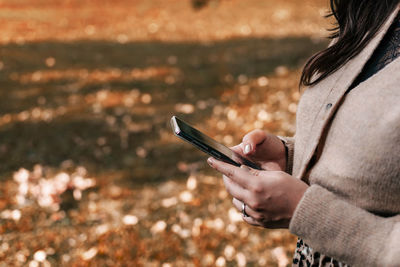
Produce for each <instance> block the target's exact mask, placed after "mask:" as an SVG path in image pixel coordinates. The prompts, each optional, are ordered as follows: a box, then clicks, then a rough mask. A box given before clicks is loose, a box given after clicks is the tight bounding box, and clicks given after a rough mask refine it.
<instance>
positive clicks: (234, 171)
mask: <svg viewBox="0 0 400 267" xmlns="http://www.w3.org/2000/svg"><path fill="white" fill-rule="evenodd" d="M207 162H208V164H209V165H210V166H211V167H212V168H214V169H215V170H217V171H219V172H220V173H222V174H224V175H225V176H227V177H228V178H230V179H231V180H232V181H234V182H235V183H237V184H239V185H240V186H241V187H243V188H246V189H248V188H250V187H251V184H250V183H251V182H252V176H253V174H252V172H250V171H249V167H247V168H240V167H236V166H234V165H232V164H229V163H225V162H223V161H220V160H217V159H215V158H208V159H207Z"/></svg>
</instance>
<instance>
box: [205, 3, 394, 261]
mask: <svg viewBox="0 0 400 267" xmlns="http://www.w3.org/2000/svg"><path fill="white" fill-rule="evenodd" d="M331 7H332V14H333V15H334V16H335V18H336V20H337V23H338V28H337V29H336V31H335V33H334V34H333V35H332V37H333V42H332V43H331V45H330V46H329V47H328V48H327V49H326V50H324V51H321V52H320V53H318V54H316V55H314V56H313V57H312V58H311V59H310V60H309V61H308V62H307V63H306V65H305V68H304V70H303V74H302V78H301V84H302V85H306V86H308V88H307V89H306V90H305V92H304V94H303V96H302V98H301V100H300V103H299V107H298V112H297V125H296V136H295V137H294V138H279V137H277V136H274V135H271V134H266V133H265V132H263V131H261V130H255V131H253V132H250V133H249V134H247V135H246V136H245V137H244V138H243V141H242V143H241V144H239V145H237V146H235V147H234V148H233V149H234V150H235V151H237V152H238V153H241V154H242V155H246V156H248V157H249V158H251V159H252V160H254V161H258V162H259V163H260V164H261V165H262V167H263V169H264V170H265V171H258V170H253V169H251V168H249V167H244V166H242V167H241V168H238V167H235V166H232V165H229V164H226V163H223V162H221V161H218V160H216V159H213V158H209V159H208V162H209V164H210V165H211V166H212V167H213V168H214V169H216V170H217V171H219V172H221V173H222V174H223V175H224V177H223V178H224V183H225V186H226V188H227V190H228V192H229V193H230V194H231V195H232V196H233V204H234V205H235V206H236V208H238V209H239V210H241V212H242V213H243V220H245V221H246V222H247V223H249V224H251V225H255V226H261V227H266V228H289V230H290V231H291V232H292V233H293V234H295V235H297V236H299V241H298V244H297V249H296V252H295V255H294V259H293V265H294V266H349V265H351V266H400V58H398V55H400V14H399V1H398V0H384V1H383V0H382V1H376V0H363V1H356V0H331ZM281 140H282V141H283V142H281Z"/></svg>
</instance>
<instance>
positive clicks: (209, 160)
mask: <svg viewBox="0 0 400 267" xmlns="http://www.w3.org/2000/svg"><path fill="white" fill-rule="evenodd" d="M207 162H208V164H210V166H212V165H213V162H214V160H213V158H208V159H207Z"/></svg>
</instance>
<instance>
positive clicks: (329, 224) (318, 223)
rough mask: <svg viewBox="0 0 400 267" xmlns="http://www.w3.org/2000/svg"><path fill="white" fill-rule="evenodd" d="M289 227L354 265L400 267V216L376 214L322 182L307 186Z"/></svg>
mask: <svg viewBox="0 0 400 267" xmlns="http://www.w3.org/2000/svg"><path fill="white" fill-rule="evenodd" d="M289 229H290V231H291V232H292V233H293V234H295V235H297V236H299V237H301V238H302V239H303V240H304V241H305V242H306V243H307V244H308V245H309V246H311V247H312V248H313V249H314V250H316V251H318V252H320V253H323V254H325V255H329V256H331V257H333V258H335V259H337V260H339V261H342V262H345V263H347V264H349V265H351V266H400V215H396V216H392V217H380V216H377V215H374V214H373V213H370V212H368V211H366V210H364V209H362V208H359V207H357V206H355V205H353V204H351V203H348V202H347V201H346V200H344V199H343V198H341V197H339V196H337V195H336V194H334V193H332V192H330V191H328V190H327V189H325V188H323V187H321V186H319V185H316V184H314V185H311V186H310V187H309V189H307V191H306V193H305V194H304V196H303V198H302V199H301V201H300V203H299V205H298V206H297V208H296V210H295V213H294V215H293V218H292V220H291V222H290V225H289Z"/></svg>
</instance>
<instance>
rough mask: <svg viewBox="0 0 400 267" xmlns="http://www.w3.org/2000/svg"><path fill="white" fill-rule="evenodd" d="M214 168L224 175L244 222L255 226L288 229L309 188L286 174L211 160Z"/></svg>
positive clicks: (226, 185) (209, 160)
mask: <svg viewBox="0 0 400 267" xmlns="http://www.w3.org/2000/svg"><path fill="white" fill-rule="evenodd" d="M207 162H208V163H209V164H210V166H211V167H212V168H214V169H215V170H217V171H219V172H221V173H222V174H223V179H224V183H225V187H226V189H227V191H228V192H229V193H230V194H231V195H232V196H233V204H234V205H235V207H236V208H237V209H238V210H240V211H241V212H243V211H242V203H244V204H245V211H244V213H243V214H247V215H248V217H247V216H243V219H244V220H245V221H246V222H247V223H249V224H251V225H255V226H262V227H265V228H287V227H288V226H289V223H290V220H291V218H292V216H293V213H294V211H295V209H296V207H297V204H298V203H299V201H300V199H301V198H302V196H303V194H304V192H305V191H306V190H307V188H308V185H307V184H306V183H304V182H303V181H301V180H299V179H296V178H294V177H292V176H291V175H289V174H287V173H285V172H283V171H259V170H255V169H251V168H249V167H247V166H244V165H242V166H241V167H240V168H239V167H236V166H233V165H231V164H228V163H225V162H222V161H219V160H216V159H214V158H209V159H208V160H207Z"/></svg>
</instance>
